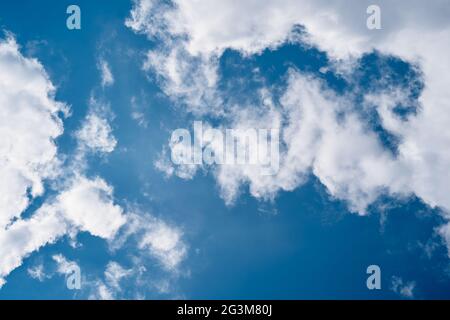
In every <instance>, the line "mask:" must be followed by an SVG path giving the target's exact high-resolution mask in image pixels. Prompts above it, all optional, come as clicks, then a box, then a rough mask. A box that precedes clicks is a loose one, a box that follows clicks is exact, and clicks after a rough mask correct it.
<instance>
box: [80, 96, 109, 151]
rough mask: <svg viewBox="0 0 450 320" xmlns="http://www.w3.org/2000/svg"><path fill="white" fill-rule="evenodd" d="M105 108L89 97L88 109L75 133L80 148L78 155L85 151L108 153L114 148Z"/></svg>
mask: <svg viewBox="0 0 450 320" xmlns="http://www.w3.org/2000/svg"><path fill="white" fill-rule="evenodd" d="M106 109H107V107H106V106H103V105H101V104H100V103H99V102H97V101H96V100H95V99H94V98H91V101H90V111H89V113H88V114H87V116H86V119H85V120H84V122H83V124H82V126H81V128H80V129H79V130H78V131H77V132H76V133H75V136H76V138H77V140H78V143H79V147H80V148H81V150H80V151H79V153H80V155H84V152H87V151H92V152H102V153H110V152H112V151H113V150H114V149H115V147H116V145H117V140H116V138H115V137H114V135H113V134H112V128H111V126H110V125H109V122H108V117H107V115H106V114H107V110H106Z"/></svg>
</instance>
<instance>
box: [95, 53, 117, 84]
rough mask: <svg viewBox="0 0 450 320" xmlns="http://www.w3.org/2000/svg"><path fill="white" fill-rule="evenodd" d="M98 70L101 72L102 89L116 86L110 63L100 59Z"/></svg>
mask: <svg viewBox="0 0 450 320" xmlns="http://www.w3.org/2000/svg"><path fill="white" fill-rule="evenodd" d="M98 69H99V70H100V73H101V77H102V87H109V86H112V85H113V84H114V76H113V74H112V72H111V69H110V67H109V64H108V62H107V61H106V60H104V59H100V60H99V62H98Z"/></svg>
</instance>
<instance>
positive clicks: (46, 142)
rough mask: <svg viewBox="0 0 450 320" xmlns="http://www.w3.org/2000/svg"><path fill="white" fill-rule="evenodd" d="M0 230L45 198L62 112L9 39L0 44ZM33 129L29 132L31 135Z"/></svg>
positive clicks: (32, 63) (39, 71)
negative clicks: (38, 198) (32, 200)
mask: <svg viewBox="0 0 450 320" xmlns="http://www.w3.org/2000/svg"><path fill="white" fill-rule="evenodd" d="M0 71H1V72H0V136H1V139H0V176H1V177H2V181H1V182H0V228H1V229H3V228H5V227H6V226H7V225H8V223H9V222H11V220H12V219H13V218H17V217H20V214H21V213H22V212H23V210H24V209H25V208H26V207H27V206H28V204H29V199H30V198H34V197H36V196H39V195H41V194H42V193H43V192H44V186H43V183H44V180H45V179H46V178H49V177H52V176H54V175H55V172H56V171H57V166H58V159H57V149H56V146H55V143H54V139H55V138H57V137H58V136H60V135H61V134H62V132H63V126H62V122H61V119H60V118H59V117H58V114H59V113H60V112H61V111H66V110H67V107H66V106H65V105H64V104H62V103H59V102H56V101H55V100H54V93H55V89H54V87H53V85H52V83H51V82H50V80H49V78H48V76H47V74H46V72H45V70H44V68H43V67H42V65H41V64H40V63H39V62H38V61H37V60H34V59H27V58H25V57H23V56H22V55H21V53H20V52H19V48H18V45H17V44H16V42H15V40H14V39H13V38H8V39H6V40H0ZM31 128H32V129H31Z"/></svg>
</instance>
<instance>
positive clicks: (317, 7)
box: [126, 0, 450, 253]
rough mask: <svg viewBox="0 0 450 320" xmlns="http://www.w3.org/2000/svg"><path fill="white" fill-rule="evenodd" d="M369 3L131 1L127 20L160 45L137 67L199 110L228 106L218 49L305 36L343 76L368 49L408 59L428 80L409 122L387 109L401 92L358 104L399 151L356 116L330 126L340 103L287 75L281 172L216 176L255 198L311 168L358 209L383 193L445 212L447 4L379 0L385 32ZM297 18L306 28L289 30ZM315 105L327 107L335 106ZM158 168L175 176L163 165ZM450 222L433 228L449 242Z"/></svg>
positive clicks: (251, 48) (449, 206) (256, 49)
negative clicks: (375, 25)
mask: <svg viewBox="0 0 450 320" xmlns="http://www.w3.org/2000/svg"><path fill="white" fill-rule="evenodd" d="M371 4H372V3H371V2H370V1H357V2H356V3H353V2H352V3H350V2H348V1H344V0H342V1H334V2H333V3H330V2H329V1H325V0H319V1H317V0H314V1H313V0H301V1H297V0H282V1H269V0H267V1H254V0H245V1H239V2H237V1H235V0H225V1H220V3H211V2H210V1H207V0H204V1H203V0H200V1H178V0H173V1H171V2H170V3H167V2H164V3H161V2H159V1H155V0H136V1H135V5H134V7H133V9H132V11H131V13H130V17H129V18H128V20H127V21H126V24H127V26H128V27H130V28H131V29H133V30H134V31H135V32H138V33H143V34H146V35H147V36H148V38H149V39H150V40H151V41H153V42H156V43H158V41H159V42H161V43H163V44H160V45H159V46H156V47H155V48H154V49H152V50H151V51H149V53H148V58H147V60H146V62H145V64H144V66H145V69H149V70H152V71H154V72H155V73H156V74H157V75H158V77H159V78H160V79H161V82H162V84H163V86H162V87H163V89H164V90H165V92H166V93H167V94H168V95H169V96H171V97H173V98H174V99H175V100H179V98H180V97H182V98H183V100H182V101H183V102H187V104H188V108H187V110H188V111H190V112H195V113H197V114H205V113H208V112H213V113H214V115H216V116H217V115H221V114H222V115H223V114H224V110H226V108H228V106H226V104H223V105H222V107H221V108H220V105H221V104H222V102H223V101H222V100H221V99H220V90H219V89H218V86H217V83H218V77H219V76H220V75H218V74H217V70H218V69H217V65H218V61H219V60H220V57H221V55H222V53H223V52H224V51H225V50H226V49H234V50H237V51H239V52H241V53H242V54H244V55H252V54H258V53H260V52H261V51H262V50H264V49H266V48H272V49H274V48H276V47H277V46H279V45H280V44H282V43H284V42H286V41H301V42H302V43H306V44H308V45H311V46H315V47H317V48H319V49H320V50H322V51H324V52H326V53H327V55H328V57H329V58H330V65H331V66H332V67H333V68H334V69H336V70H337V71H338V72H340V73H344V76H345V74H346V73H349V72H350V73H351V72H352V70H353V68H354V66H355V65H357V64H358V63H357V59H358V58H359V57H361V56H362V55H363V54H365V53H369V52H372V51H373V50H377V51H378V52H379V54H383V55H394V56H396V57H399V58H400V59H403V60H404V61H407V62H409V63H410V64H411V65H414V66H415V67H417V68H419V69H420V70H421V72H422V74H423V79H422V81H423V82H424V84H425V86H424V88H423V91H422V93H421V95H420V97H419V98H418V103H419V105H420V106H421V108H420V109H419V110H418V112H417V113H416V114H415V116H413V117H410V118H409V119H408V121H401V120H400V119H398V118H396V117H395V115H394V112H393V108H394V107H395V104H396V103H398V102H399V101H398V99H397V98H398V97H399V96H398V94H396V93H394V92H389V94H388V95H385V96H384V97H382V96H376V97H373V96H370V97H369V96H368V97H366V102H368V101H371V103H374V104H375V105H376V109H377V112H378V114H379V116H380V118H381V120H382V126H383V129H384V130H386V131H388V132H389V133H391V134H393V135H394V136H395V137H397V138H398V141H400V143H399V146H398V152H397V154H396V155H392V154H390V153H389V152H386V150H384V148H383V146H382V145H380V143H379V142H377V139H376V138H375V136H374V133H373V132H371V131H370V130H367V128H365V127H364V125H363V121H361V120H360V119H358V117H357V116H356V115H351V114H347V117H346V119H345V123H344V124H340V123H338V122H337V121H336V117H335V116H334V115H333V114H332V113H333V112H335V111H336V108H341V107H340V106H336V103H334V102H333V100H336V99H334V98H333V99H331V100H330V99H329V93H328V90H325V91H324V90H323V88H322V87H320V86H317V85H313V86H312V87H311V85H310V84H309V83H308V82H309V81H304V80H301V77H298V76H297V80H294V81H292V77H291V78H290V79H291V80H290V85H289V87H288V89H287V91H286V92H285V93H284V102H283V104H284V110H283V111H282V112H283V113H284V114H283V116H286V114H287V117H288V119H291V120H293V121H291V122H289V125H288V127H286V128H284V129H285V130H284V132H285V133H284V136H283V140H284V143H286V146H287V151H286V153H285V154H284V157H285V158H284V160H285V161H283V160H282V163H283V164H282V167H281V169H280V173H279V174H278V175H277V177H276V178H275V179H273V180H269V179H267V181H264V180H263V179H259V178H258V179H256V178H254V177H253V175H252V174H250V173H249V172H248V171H246V170H243V169H242V168H238V167H234V168H232V167H228V168H225V167H224V166H220V167H218V170H216V171H215V174H216V176H217V178H218V182H219V186H220V187H221V189H222V193H223V196H224V198H225V199H233V197H235V194H236V193H237V192H238V190H239V188H240V186H242V185H243V184H249V186H250V192H251V193H252V194H253V195H256V196H258V197H263V195H265V194H266V195H267V194H268V195H270V194H272V193H273V192H274V191H276V190H291V189H293V188H295V187H296V186H298V185H299V184H301V182H302V179H303V178H302V176H304V173H305V172H307V170H308V169H309V170H310V171H311V172H313V173H314V174H315V175H316V176H317V177H318V178H319V179H320V180H321V182H322V183H323V184H324V185H325V186H326V187H327V189H328V191H329V192H330V194H332V195H333V196H336V197H338V198H341V199H345V200H347V201H348V202H349V204H350V209H351V210H353V211H356V212H359V213H361V214H364V213H365V212H366V208H367V206H368V205H369V204H370V203H371V202H373V201H374V200H375V199H376V198H377V196H378V195H379V194H381V193H382V192H384V191H388V192H390V193H392V194H401V195H405V194H415V195H417V196H418V197H420V198H421V199H422V200H423V201H425V202H426V203H427V204H429V205H430V206H431V207H439V208H442V209H444V211H447V212H448V211H449V210H450V202H449V201H450V200H449V199H450V198H449V197H448V191H449V190H450V185H449V181H450V176H449V175H450V171H449V170H448V167H449V165H450V151H449V150H448V146H449V145H450V132H449V128H448V123H449V122H450V112H448V106H449V103H450V93H449V92H450V91H449V90H448V86H449V84H450V75H449V73H448V72H447V73H446V72H443V71H442V70H447V69H450V60H449V59H448V54H449V52H450V44H449V42H448V41H445V40H444V39H449V38H450V20H449V19H448V16H449V15H450V6H448V3H447V2H446V1H434V2H432V3H427V4H426V5H425V4H424V3H423V2H422V1H419V0H414V1H406V0H405V1H395V3H393V2H392V1H387V0H380V1H378V2H377V5H379V6H380V8H381V16H382V30H369V29H368V28H367V27H366V19H367V17H368V15H367V13H366V9H367V7H368V6H369V5H371ZM425 6H426V7H425ZM249 12H251V13H252V14H248V13H249ZM236 21H238V22H239V23H236ZM298 25H300V26H302V27H303V28H304V29H302V30H303V31H304V32H303V31H302V32H300V33H299V34H297V35H295V32H293V30H295V27H296V26H298ZM225 26H226V27H225ZM418 35H420V37H418ZM192 70H195V72H193V71H192ZM191 78H193V79H191ZM186 79H188V80H189V81H186ZM299 79H300V80H299ZM295 82H297V83H300V85H297V86H295V84H294V83H295ZM186 83H188V85H186ZM313 83H314V81H313ZM186 86H188V87H186ZM314 86H315V88H314ZM386 89H390V88H386ZM388 91H389V90H388ZM192 92H193V93H194V94H192ZM218 97H219V98H218ZM344 98H345V97H344ZM337 100H342V99H337ZM401 102H405V100H403V101H401ZM406 102H407V103H408V102H409V101H406ZM346 103H347V105H352V104H354V101H352V100H351V99H348V101H347V102H346ZM322 104H323V105H328V106H331V110H333V112H330V111H328V110H325V109H324V108H322V107H321V105H322ZM218 105H219V107H218ZM289 105H292V106H289ZM308 105H310V106H308ZM342 105H345V103H343V104H342ZM286 108H287V109H286ZM289 109H290V111H289ZM286 112H287V113H286ZM322 116H323V117H324V119H321V118H320V117H322ZM230 117H231V118H232V117H237V120H239V112H238V113H236V114H234V113H233V114H231V115H230V114H227V119H228V120H229V118H230ZM294 120H297V121H299V122H298V123H297V124H296V123H295V121H294ZM321 121H323V122H324V123H327V126H326V127H325V126H324V125H322V124H321V123H320V122H321ZM344 141H346V143H344ZM308 143H309V144H308ZM161 163H162V162H161ZM162 168H165V171H166V172H171V170H170V168H169V169H168V166H165V167H162ZM174 170H175V169H173V170H172V172H175V171H174ZM282 176H284V178H282ZM444 217H447V214H445V213H444ZM448 228H449V227H448V225H447V226H444V227H442V228H441V234H442V235H443V236H444V237H445V238H446V239H448V238H449V237H448V231H447V230H448ZM449 253H450V251H449Z"/></svg>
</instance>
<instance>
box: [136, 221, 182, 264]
mask: <svg viewBox="0 0 450 320" xmlns="http://www.w3.org/2000/svg"><path fill="white" fill-rule="evenodd" d="M181 235H182V234H181V232H180V230H178V229H176V228H174V227H171V226H169V225H167V224H166V223H164V222H162V221H155V222H154V223H153V224H150V225H148V226H147V230H146V231H145V233H144V235H143V237H142V238H141V240H140V242H139V247H140V248H141V249H148V250H150V252H151V254H152V255H154V256H155V257H156V258H157V259H158V260H159V261H160V262H161V264H162V265H163V266H164V267H165V268H166V269H169V270H174V269H175V268H176V267H177V266H178V265H179V264H180V262H181V261H182V260H183V259H184V257H185V255H186V252H187V248H186V245H185V244H184V242H183V241H182V240H181Z"/></svg>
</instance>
